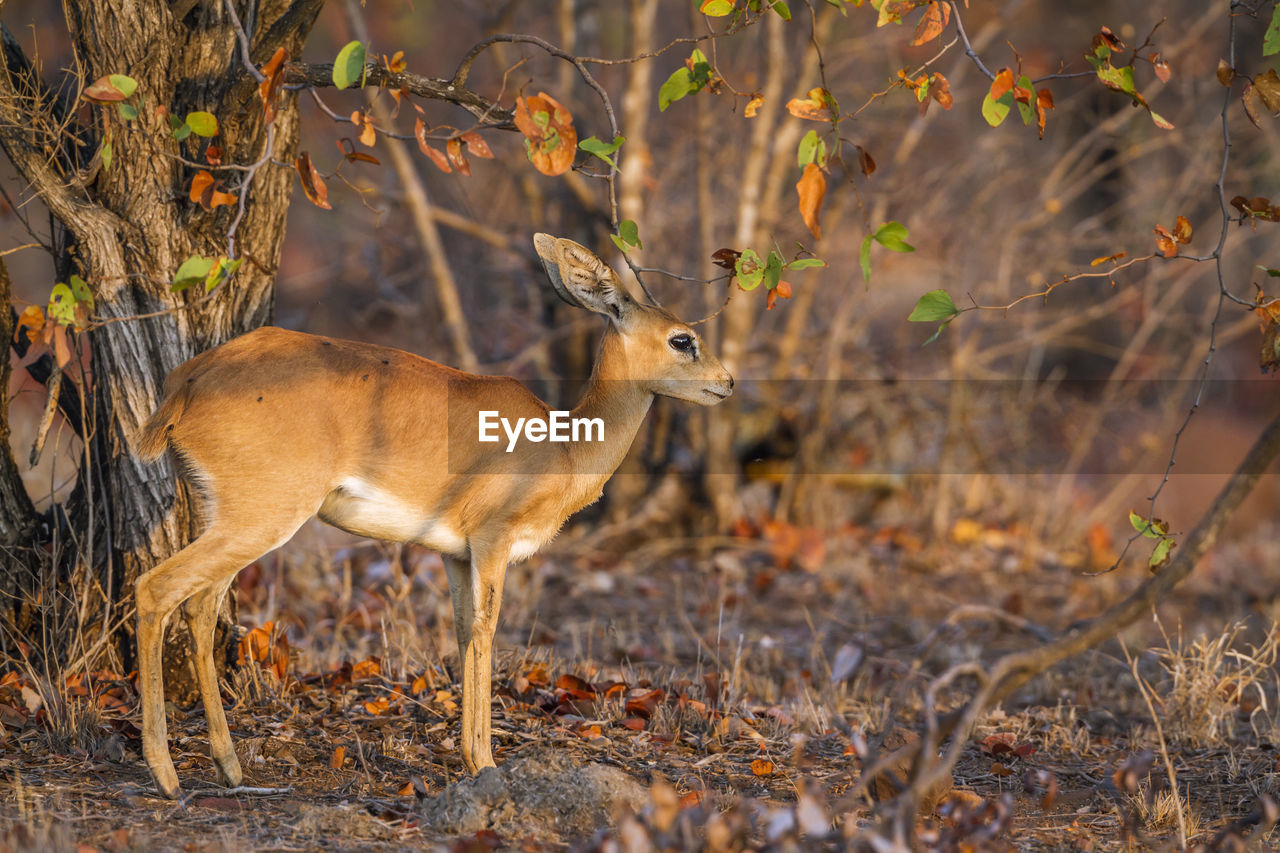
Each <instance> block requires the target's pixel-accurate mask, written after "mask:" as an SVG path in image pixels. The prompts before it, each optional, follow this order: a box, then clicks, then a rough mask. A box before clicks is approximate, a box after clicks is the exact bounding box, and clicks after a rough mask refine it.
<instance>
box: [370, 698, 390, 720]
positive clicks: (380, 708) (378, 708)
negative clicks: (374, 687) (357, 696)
mask: <svg viewBox="0 0 1280 853" xmlns="http://www.w3.org/2000/svg"><path fill="white" fill-rule="evenodd" d="M390 706H391V703H390V702H388V701H387V698H386V697H385V696H379V697H378V698H377V699H373V700H370V701H368V702H365V703H364V709H365V711H366V712H368V713H369V714H372V715H373V716H375V717H377V716H379V715H381V714H384V713H386V711H387V708H389V707H390Z"/></svg>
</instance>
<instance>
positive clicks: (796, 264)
mask: <svg viewBox="0 0 1280 853" xmlns="http://www.w3.org/2000/svg"><path fill="white" fill-rule="evenodd" d="M826 265H827V262H826V261H824V260H822V258H796V259H795V260H794V261H792V262H791V263H789V264H787V265H786V267H784V269H789V270H807V269H812V268H813V267H825V266H826Z"/></svg>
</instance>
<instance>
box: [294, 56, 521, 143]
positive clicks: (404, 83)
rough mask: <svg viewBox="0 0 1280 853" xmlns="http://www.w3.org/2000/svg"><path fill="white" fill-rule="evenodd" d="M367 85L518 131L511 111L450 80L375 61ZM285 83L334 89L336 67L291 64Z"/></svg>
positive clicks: (368, 66) (367, 72) (368, 67)
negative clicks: (401, 92)
mask: <svg viewBox="0 0 1280 853" xmlns="http://www.w3.org/2000/svg"><path fill="white" fill-rule="evenodd" d="M364 72H365V85H367V86H379V87H381V88H383V89H391V90H399V89H404V90H405V91H407V92H408V93H409V94H411V95H417V96H418V97H420V98H430V99H431V100H435V101H448V102H449V103H453V104H457V105H458V106H460V107H462V108H463V109H464V110H466V111H467V112H469V113H471V114H472V115H474V116H476V117H477V118H479V119H480V120H481V123H482V124H483V125H485V126H488V127H496V128H500V129H503V130H514V129H515V123H514V122H513V121H512V112H511V110H508V109H504V108H503V107H500V106H498V105H497V104H495V103H493V102H492V101H490V100H489V99H487V98H485V97H484V96H482V95H478V94H476V93H475V92H473V91H471V90H470V89H468V88H466V87H465V86H463V85H461V84H459V85H454V84H453V83H450V82H449V81H448V80H441V79H439V78H437V77H423V76H421V75H419V74H410V73H408V72H407V71H402V72H400V73H392V72H390V71H388V70H387V69H386V68H384V67H383V66H381V65H378V64H376V63H373V62H369V63H366V64H365V67H364ZM285 82H286V83H288V84H289V85H294V86H297V85H301V86H310V87H312V88H315V89H324V88H331V87H333V85H334V83H333V64H332V63H329V62H318V63H305V62H290V63H289V64H288V65H287V66H286V76H285Z"/></svg>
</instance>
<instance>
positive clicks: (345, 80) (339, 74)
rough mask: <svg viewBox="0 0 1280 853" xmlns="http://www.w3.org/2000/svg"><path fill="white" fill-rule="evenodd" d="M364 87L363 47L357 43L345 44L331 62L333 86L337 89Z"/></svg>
mask: <svg viewBox="0 0 1280 853" xmlns="http://www.w3.org/2000/svg"><path fill="white" fill-rule="evenodd" d="M357 84H359V85H360V86H363V85H364V45H363V44H361V43H360V42H358V41H351V42H347V43H346V45H344V46H343V48H342V50H340V51H338V58H337V59H335V60H334V61H333V85H335V86H337V87H338V88H339V89H346V88H347V87H349V86H354V85H357Z"/></svg>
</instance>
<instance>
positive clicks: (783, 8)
mask: <svg viewBox="0 0 1280 853" xmlns="http://www.w3.org/2000/svg"><path fill="white" fill-rule="evenodd" d="M773 11H775V12H777V13H778V17H780V18H782V20H784V21H789V20H791V7H790V6H788V5H787V4H786V3H785V2H784V0H773Z"/></svg>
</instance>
